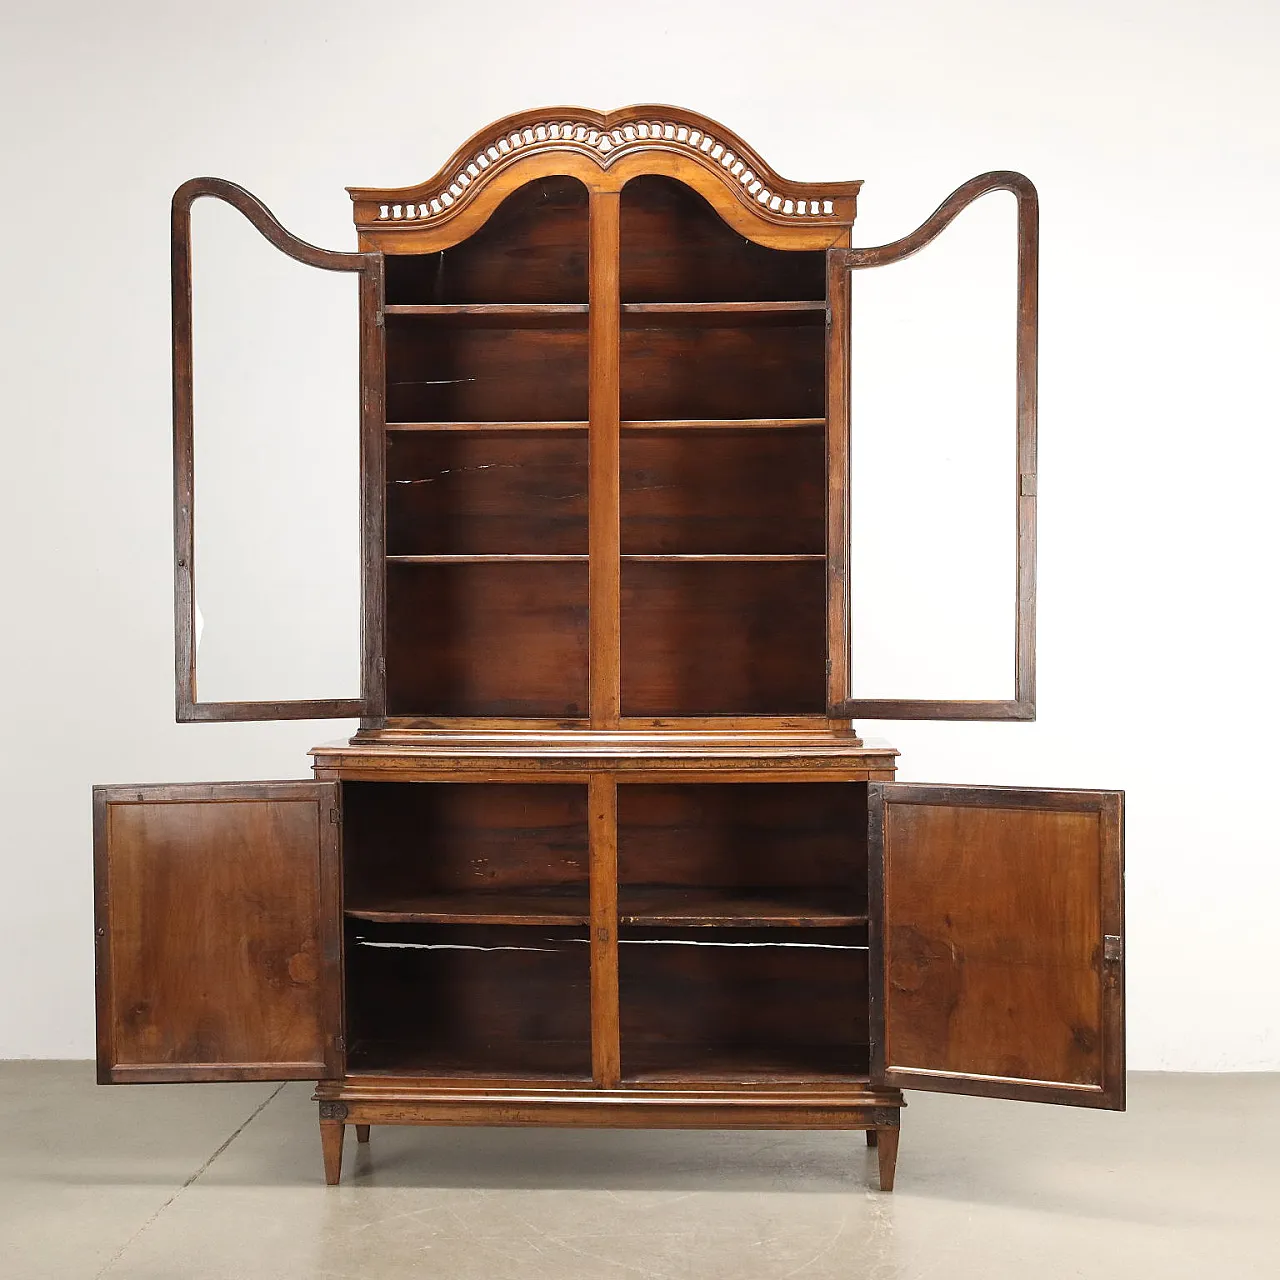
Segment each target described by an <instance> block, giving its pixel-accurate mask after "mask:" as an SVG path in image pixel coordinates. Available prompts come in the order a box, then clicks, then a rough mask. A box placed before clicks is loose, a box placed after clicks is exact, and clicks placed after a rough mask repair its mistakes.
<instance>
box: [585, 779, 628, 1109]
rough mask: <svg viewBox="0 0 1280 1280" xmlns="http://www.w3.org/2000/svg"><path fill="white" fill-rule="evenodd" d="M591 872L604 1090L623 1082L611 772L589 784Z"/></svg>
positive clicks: (594, 989)
mask: <svg viewBox="0 0 1280 1280" xmlns="http://www.w3.org/2000/svg"><path fill="white" fill-rule="evenodd" d="M587 840H588V845H589V848H590V876H591V1076H592V1079H593V1081H594V1082H595V1085H596V1088H598V1089H616V1088H617V1087H618V1085H619V1084H620V1083H621V1081H622V1052H621V1047H620V1031H619V1021H618V1019H619V1010H618V785H617V779H616V778H615V777H614V776H613V774H609V773H593V774H592V775H591V778H590V781H589V782H588V783H587Z"/></svg>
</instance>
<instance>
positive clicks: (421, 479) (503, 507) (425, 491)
mask: <svg viewBox="0 0 1280 1280" xmlns="http://www.w3.org/2000/svg"><path fill="white" fill-rule="evenodd" d="M586 550H587V436H586V432H585V431H552V432H548V433H546V434H543V433H542V432H530V431H506V432H504V431H492V432H491V431H480V432H471V431H456V432H455V431H447V432H434V431H412V432H392V433H391V434H390V436H389V438H388V441H387V552H388V554H389V555H438V554H447V553H472V554H489V553H497V554H512V553H521V552H523V553H529V554H539V553H541V554H553V555H574V554H585V553H586Z"/></svg>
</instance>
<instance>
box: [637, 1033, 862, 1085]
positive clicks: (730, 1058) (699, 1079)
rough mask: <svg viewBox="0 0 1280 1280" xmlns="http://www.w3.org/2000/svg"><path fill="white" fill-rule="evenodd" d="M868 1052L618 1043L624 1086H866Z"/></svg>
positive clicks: (820, 1047)
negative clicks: (826, 1083)
mask: <svg viewBox="0 0 1280 1280" xmlns="http://www.w3.org/2000/svg"><path fill="white" fill-rule="evenodd" d="M869 1057H870V1054H869V1050H868V1049H867V1048H866V1047H865V1046H861V1045H856V1046H840V1045H787V1044H784V1045H776V1044H775V1045H765V1044H746V1045H724V1044H696V1043H695V1044H681V1043H679V1042H675V1043H672V1042H666V1043H642V1044H635V1043H633V1044H628V1043H626V1041H625V1040H624V1041H623V1045H622V1082H623V1084H680V1083H689V1084H736V1083H739V1082H742V1083H750V1084H774V1083H777V1084H788V1083H792V1082H795V1083H799V1082H801V1081H803V1082H804V1083H806V1084H809V1083H813V1084H817V1083H821V1082H823V1081H832V1082H833V1083H840V1084H865V1083H866V1082H867V1081H868V1079H869V1078H870V1075H869V1069H870V1063H869Z"/></svg>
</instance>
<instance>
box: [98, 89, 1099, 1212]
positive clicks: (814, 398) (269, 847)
mask: <svg viewBox="0 0 1280 1280" xmlns="http://www.w3.org/2000/svg"><path fill="white" fill-rule="evenodd" d="M859 185H860V184H858V183H856V182H855V183H829V184H798V183H793V182H789V181H787V180H785V179H782V178H781V177H779V175H777V174H776V173H774V171H773V170H772V169H771V168H769V167H768V166H767V165H766V164H765V163H764V162H763V160H762V159H761V158H760V157H759V156H758V155H757V154H756V153H755V152H754V151H752V150H751V149H750V148H749V147H747V146H746V144H745V143H743V142H742V140H741V139H739V138H737V137H736V136H735V135H733V134H732V133H730V132H729V131H728V130H725V129H723V127H722V126H719V125H717V124H716V123H715V122H713V121H709V120H706V119H705V118H704V117H701V116H698V115H696V114H693V113H690V112H685V111H680V110H677V109H675V108H670V107H656V106H640V107H632V108H626V109H624V110H623V111H619V112H610V113H599V112H592V111H587V110H584V109H580V108H554V109H551V110H547V111H537V112H525V113H521V114H519V115H516V116H512V117H508V118H507V119H505V120H503V121H500V122H498V123H497V124H496V125H494V126H491V127H490V128H489V129H487V130H484V131H482V132H481V133H480V134H477V135H476V136H475V137H473V138H472V139H470V140H469V141H468V142H467V143H465V144H464V145H463V147H462V148H460V149H459V151H458V152H457V153H455V155H454V156H453V157H452V158H451V159H450V161H449V162H448V163H447V164H446V165H445V166H444V168H442V169H441V170H440V172H439V173H437V174H436V176H435V177H434V178H432V179H430V180H428V181H427V182H425V183H422V184H418V185H417V186H415V187H408V188H402V189H397V190H374V189H361V190H352V192H351V195H352V199H353V202H354V212H355V221H356V227H357V232H358V236H359V245H360V250H361V252H360V253H357V254H330V253H328V252H327V251H324V250H318V249H315V248H313V247H312V246H308V245H304V244H303V243H302V242H300V241H297V240H296V239H294V238H293V237H291V236H289V235H288V233H287V232H284V231H283V229H282V228H280V226H279V224H278V223H276V222H275V220H274V218H272V217H271V215H270V214H269V213H268V212H267V211H266V210H265V208H264V207H263V206H261V204H260V203H259V202H257V201H256V200H255V199H254V198H253V197H251V196H248V195H247V193H244V192H241V191H240V189H239V188H235V187H232V186H231V185H230V184H225V183H219V182H216V181H214V180H197V181H196V182H195V183H191V184H187V185H186V186H184V187H183V188H181V189H180V191H179V193H178V195H177V196H176V197H175V204H174V241H173V243H174V300H175V330H174V332H175V450H176V452H175V466H176V474H177V476H178V485H177V490H176V492H177V502H176V511H177V516H178V524H177V533H176V539H177V545H178V548H179V551H178V556H179V566H178V568H179V577H178V584H179V587H178V591H177V595H176V599H177V601H178V624H179V653H178V674H179V709H180V713H181V712H183V710H184V707H185V716H180V718H202V717H203V718H247V717H249V716H263V715H275V714H278V715H281V716H295V715H302V714H306V715H318V714H335V715H336V714H357V713H358V714H360V715H361V717H362V720H361V730H360V733H359V734H358V735H357V738H356V739H355V740H353V741H352V742H351V743H342V744H335V745H333V746H330V747H323V748H317V749H316V750H315V751H313V753H312V755H313V758H314V768H315V773H316V778H317V784H263V785H262V786H260V787H257V788H245V787H236V788H204V789H198V788H197V789H190V788H174V789H148V788H141V789H135V788H128V789H120V790H119V792H118V793H117V792H115V791H110V792H103V793H101V796H100V797H99V799H98V803H97V806H96V809H95V835H96V847H97V849H98V851H99V852H98V858H97V872H98V878H99V882H98V910H99V922H100V925H105V926H107V930H106V932H104V933H102V934H101V936H100V938H99V964H100V980H99V1000H100V1011H101V1016H100V1024H99V1030H100V1055H99V1056H100V1062H101V1063H102V1064H105V1066H104V1068H103V1071H104V1078H110V1079H183V1078H190V1079H220V1078H293V1077H294V1076H297V1075H304V1076H310V1077H312V1078H317V1079H320V1084H319V1085H318V1087H317V1092H316V1100H317V1102H318V1103H319V1119H320V1127H321V1137H322V1147H323V1152H324V1166H325V1176H326V1180H327V1181H328V1182H330V1183H334V1182H337V1181H338V1180H339V1178H340V1175H341V1157H342V1147H343V1134H344V1131H345V1126H346V1125H347V1124H354V1125H355V1126H356V1128H357V1138H358V1139H359V1140H360V1141H362V1142H363V1141H366V1140H367V1138H368V1127H369V1126H370V1125H371V1124H502V1125H524V1124H555V1125H570V1126H576V1125H599V1126H615V1127H640V1126H644V1127H671V1128H689V1127H696V1128H734V1127H746V1128H840V1129H862V1130H864V1131H866V1133H867V1135H868V1141H869V1142H870V1143H872V1145H874V1147H875V1150H876V1153H877V1162H878V1165H879V1178H880V1185H881V1187H882V1188H883V1189H885V1190H889V1189H891V1188H892V1186H893V1181H894V1175H895V1166H896V1156H897V1150H898V1136H899V1124H900V1112H901V1107H902V1105H903V1101H902V1094H901V1092H900V1086H907V1085H909V1086H911V1087H923V1088H939V1089H949V1090H952V1091H957V1092H960V1091H963V1092H977V1093H989V1094H998V1095H1001V1096H1014V1097H1035V1098H1042V1099H1049V1100H1055V1101H1069V1102H1084V1103H1086V1104H1090V1105H1104V1106H1116V1105H1122V1103H1123V999H1122V986H1123V962H1122V954H1121V947H1122V942H1121V939H1122V937H1123V933H1122V929H1121V921H1120V914H1119V913H1120V895H1121V884H1120V876H1121V870H1120V838H1121V837H1120V800H1119V797H1118V796H1115V795H1113V794H1111V793H1060V792H1015V793H1008V792H992V791H981V790H976V789H964V788H960V789H956V788H940V789H922V788H905V789H904V788H899V787H897V786H894V785H888V786H884V785H881V784H892V779H893V777H894V766H895V757H896V754H897V753H896V752H895V751H894V750H893V749H892V748H889V747H886V746H883V745H875V744H870V745H864V744H863V742H862V741H861V740H860V739H859V738H858V737H857V736H856V735H855V733H854V731H853V727H852V723H851V717H852V716H854V715H860V716H861V715H884V716H889V715H894V716H897V715H901V716H920V715H926V714H927V715H933V716H937V717H939V718H977V717H978V716H981V717H985V718H1006V719H1023V718H1028V717H1029V716H1030V715H1031V714H1032V712H1033V708H1034V648H1033V641H1034V627H1033V612H1034V491H1035V320H1036V295H1035V274H1036V214H1035V193H1034V189H1033V188H1031V186H1030V184H1029V183H1028V182H1027V181H1026V179H1024V178H1022V177H1021V176H1020V175H1016V174H1011V173H997V174H989V175H985V176H984V177H982V178H979V179H975V180H974V181H973V182H971V183H968V184H966V185H965V186H964V187H962V188H960V190H959V191H957V192H956V193H955V194H954V195H953V196H952V197H950V198H949V199H948V201H946V202H944V204H943V206H942V207H941V208H940V209H939V210H938V211H937V213H935V215H934V216H933V217H932V218H931V219H929V220H928V221H927V222H926V223H925V224H924V225H923V226H922V227H921V228H919V229H918V230H917V231H916V232H914V233H913V234H912V235H911V236H908V237H906V238H904V239H903V240H901V241H898V242H896V243H894V244H892V245H886V246H882V247H881V248H878V249H850V248H849V247H848V246H849V242H850V234H851V233H850V228H851V226H852V223H853V218H854V212H855V204H856V198H857V194H858V188H859ZM996 189H1008V190H1012V191H1013V192H1014V193H1015V194H1016V195H1017V197H1018V201H1019V303H1018V308H1019V309H1018V340H1019V367H1018V388H1017V397H1018V486H1019V490H1018V491H1019V499H1018V504H1019V516H1018V536H1019V561H1018V563H1019V583H1018V591H1019V612H1018V634H1017V658H1016V660H1017V672H1018V682H1017V688H1016V696H1015V698H1014V699H1013V700H1011V701H1008V702H984V703H967V704H962V703H956V702H950V701H935V702H925V701H920V700H901V701H889V700H877V701H870V702H869V701H866V700H861V701H858V700H854V699H853V698H852V691H851V687H850V670H849V660H848V655H849V647H850V646H849V639H850V638H849V611H848V601H847V591H848V581H849V572H850V555H851V549H850V547H849V513H848V501H849V495H848V475H849V467H850V465H851V461H852V464H853V465H856V459H855V460H851V459H850V457H849V430H848V428H849V359H850V351H849V345H850V336H849V305H850V279H851V272H852V271H853V270H857V269H861V268H864V267H871V266H878V265H884V264H886V263H889V262H894V261H897V260H898V259H900V258H902V257H905V256H907V255H908V254H910V253H914V252H916V251H917V250H918V249H920V248H922V247H923V246H924V245H925V244H927V243H928V242H929V241H930V240H931V239H932V238H933V237H934V236H936V235H937V234H938V233H939V232H941V230H942V229H943V228H944V227H945V226H946V225H947V224H948V223H949V222H950V220H951V219H952V218H954V217H955V215H956V214H957V213H958V212H959V211H960V209H962V208H964V207H965V205H967V204H968V203H970V202H971V201H972V200H974V199H977V198H978V197H979V196H981V195H982V194H985V193H986V192H987V191H991V190H996ZM202 195H208V196H214V197H217V198H222V199H225V200H228V201H229V202H230V203H232V204H233V205H234V206H235V207H237V208H239V209H240V210H241V212H242V213H244V214H245V216H246V217H248V218H249V220H250V221H251V222H252V223H253V225H255V226H256V227H257V228H258V229H259V230H260V231H261V232H262V233H263V234H264V235H266V236H267V238H268V239H269V240H270V241H271V242H272V243H273V244H275V245H276V246H277V247H279V248H281V249H282V250H283V251H284V252H287V253H290V254H291V255H292V256H294V257H296V258H298V259H299V260H300V261H304V262H309V263H310V264H311V265H314V266H318V267H323V268H326V269H336V270H352V271H358V272H360V274H361V293H360V299H361V301H360V306H361V382H362V421H363V428H362V436H361V442H362V443H361V472H362V478H361V484H362V528H363V535H362V537H363V566H364V568H363V573H364V599H363V610H364V618H363V635H364V655H363V662H364V669H363V676H362V686H361V688H362V694H361V698H360V699H358V700H347V701H341V702H308V703H284V704H252V705H250V704H216V705H212V706H210V705H209V704H201V703H198V702H196V701H195V689H194V673H193V672H192V671H191V669H190V662H191V653H192V649H191V577H190V569H191V559H190V554H189V552H190V549H191V542H192V525H191V504H190V497H191V454H192V449H191V435H190V421H191V383H190V327H191V326H190V287H191V286H190V257H189V254H190V247H189V240H190V233H189V221H190V219H189V208H190V203H191V201H192V200H194V199H195V198H197V197H199V196H202ZM384 253H385V254H386V255H387V257H386V259H385V263H384V258H383V254H384ZM183 423H185V424H186V425H185V428H182V427H181V424H183ZM183 477H185V486H186V487H185V488H184V487H183V484H184V480H183ZM855 550H856V549H855ZM184 552H186V554H185V555H184ZM184 610H185V611H184ZM184 637H185V639H184ZM184 645H185V646H186V647H185V648H184V647H183V646H184ZM184 664H185V665H184ZM184 670H185V671H186V672H187V675H186V676H185V677H184V674H183V673H184ZM184 678H185V679H187V680H188V684H187V685H186V686H185V688H186V690H187V696H186V702H185V704H184V702H183V692H182V690H183V688H184V686H183V684H182V682H183V680H184ZM308 787H310V790H308V789H307V788H308ZM281 788H283V789H281ZM290 788H294V790H290ZM869 796H870V797H871V799H870V800H869ZM318 797H328V799H327V800H324V799H319V798H318ZM224 802H226V803H224ZM869 804H870V808H869ZM326 814H328V815H331V816H332V817H333V818H335V819H336V818H338V817H339V814H340V815H341V816H340V821H329V820H327V819H326V817H325V815H326ZM254 815H256V816H254ZM131 823H132V824H133V825H132V826H131V825H130V824H131ZM135 828H136V829H135ZM339 836H341V845H342V851H341V856H339V843H340V841H339ZM196 846H199V851H200V852H201V854H202V856H200V857H185V856H181V855H183V854H184V852H187V853H189V852H190V851H191V849H192V848H195V847H196ZM157 868H159V869H157ZM166 868H167V869H166ZM175 885H176V886H177V888H176V889H174V888H173V886H175ZM175 895H176V896H175ZM175 901H176V902H178V904H179V909H178V910H176V911H175V910H174V909H173V907H172V905H171V904H172V902H175ZM228 904H230V905H228ZM215 926H216V931H215V928H214V927H215ZM215 932H216V936H215ZM290 947H292V950H290V949H289V948H290ZM317 947H318V948H319V952H320V961H319V962H318V966H316V967H313V966H311V965H310V963H309V957H311V956H312V955H313V953H314V952H315V950H316V948H317ZM286 953H287V954H286ZM281 955H286V961H285V965H284V968H285V972H286V973H287V974H288V971H289V958H290V957H297V956H301V957H302V959H301V960H298V961H297V964H296V965H295V966H294V967H295V968H296V969H297V973H296V974H289V976H288V980H287V982H285V983H284V984H283V985H282V984H281V982H274V985H273V981H274V979H276V978H278V977H279V973H278V970H279V969H280V956H281ZM263 973H265V974H266V978H267V979H268V981H267V982H266V989H265V990H264V991H262V992H258V989H257V986H256V984H257V982H258V980H259V977H260V976H261V975H262V974H263ZM184 975H186V976H184ZM192 975H194V976H192ZM344 992H345V994H344ZM210 1000H213V1005H212V1006H211V1007H212V1009H213V1012H209V1010H208V1009H206V1008H205V1004H208V1002H209V1001H210ZM344 1000H345V1004H344V1003H343V1001H344ZM201 1001H204V1002H205V1004H202V1003H201ZM1010 1010H1013V1011H1014V1012H1013V1014H1012V1015H1011V1014H1010V1012H1009V1011H1010ZM255 1036H257V1037H258V1040H255V1039H254V1037H255ZM264 1043H265V1044H266V1045H267V1047H262V1045H263V1044H264ZM201 1055H203V1058H204V1059H208V1061H201V1060H197V1059H200V1058H201Z"/></svg>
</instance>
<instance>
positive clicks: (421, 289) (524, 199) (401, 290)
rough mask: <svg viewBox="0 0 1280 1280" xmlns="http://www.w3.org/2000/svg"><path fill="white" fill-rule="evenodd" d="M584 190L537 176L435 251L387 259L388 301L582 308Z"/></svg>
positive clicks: (561, 180)
mask: <svg viewBox="0 0 1280 1280" xmlns="http://www.w3.org/2000/svg"><path fill="white" fill-rule="evenodd" d="M587 239H588V232H587V189H586V187H584V186H583V185H582V183H581V182H579V181H578V180H577V179H576V178H563V177H550V178H539V179H537V180H535V181H533V182H529V183H526V184H525V185H524V186H523V187H519V188H518V189H517V190H515V191H513V192H512V193H511V195H509V196H508V197H507V198H506V199H505V200H504V201H503V202H502V204H500V205H499V206H498V208H497V209H496V210H494V212H493V215H492V216H491V217H490V218H489V220H488V221H487V222H486V223H485V224H484V226H483V227H481V228H480V230H479V231H477V232H476V233H475V235H473V236H471V237H470V238H469V239H467V240H464V241H462V243H461V244H458V245H455V246H454V247H453V248H452V249H445V250H444V251H443V252H440V253H424V254H389V255H388V256H387V301H388V302H390V303H419V304H422V303H462V302H586V300H587Z"/></svg>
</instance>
